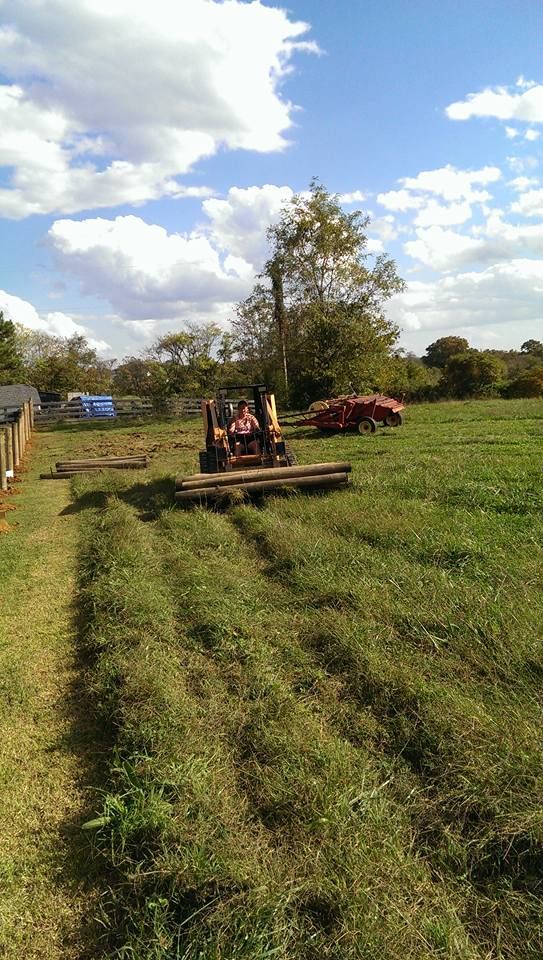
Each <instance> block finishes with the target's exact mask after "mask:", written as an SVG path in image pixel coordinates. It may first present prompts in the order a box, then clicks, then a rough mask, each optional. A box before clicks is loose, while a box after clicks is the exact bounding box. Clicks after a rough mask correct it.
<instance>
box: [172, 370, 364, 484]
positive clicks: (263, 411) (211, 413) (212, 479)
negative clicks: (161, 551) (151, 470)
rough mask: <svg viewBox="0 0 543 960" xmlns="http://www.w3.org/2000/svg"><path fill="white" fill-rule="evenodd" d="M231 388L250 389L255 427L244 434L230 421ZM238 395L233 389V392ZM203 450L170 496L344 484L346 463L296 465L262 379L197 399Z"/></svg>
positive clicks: (231, 414) (232, 419) (237, 389)
mask: <svg viewBox="0 0 543 960" xmlns="http://www.w3.org/2000/svg"><path fill="white" fill-rule="evenodd" d="M236 391H243V392H244V393H246V394H249V393H250V394H251V395H252V397H251V400H252V402H251V401H250V402H249V406H250V407H251V406H252V408H253V412H254V416H255V417H256V420H257V422H258V428H255V429H254V433H253V434H252V435H251V437H250V442H249V438H248V437H247V435H239V436H236V435H235V434H234V433H232V430H231V427H232V423H233V422H234V410H235V400H232V399H229V397H230V398H231V397H233V396H235V395H236ZM238 395H239V394H238ZM202 419H203V425H204V434H205V450H202V451H200V454H199V458H200V473H197V474H194V475H192V476H189V477H178V478H177V479H176V493H175V499H176V501H177V502H178V503H182V502H185V501H187V500H188V501H191V500H195V501H206V500H220V499H221V498H224V497H227V496H229V495H230V497H232V496H233V495H234V493H237V492H238V491H243V492H244V493H245V494H247V495H250V494H263V493H268V492H273V491H274V490H280V489H281V488H282V487H299V488H302V489H303V488H315V487H322V488H326V487H341V486H346V485H347V483H348V480H349V477H348V475H349V473H350V472H351V464H350V463H312V464H303V465H301V466H298V465H297V464H296V461H295V458H294V456H293V454H292V452H291V451H290V450H289V448H288V445H287V444H286V442H285V440H284V439H283V435H282V432H281V427H280V425H279V421H278V418H277V411H276V408H275V397H274V395H273V393H269V391H268V388H267V387H266V386H265V385H264V384H262V383H255V384H250V385H245V386H239V385H237V386H231V387H223V388H221V389H220V390H219V391H218V394H217V397H216V399H213V400H202Z"/></svg>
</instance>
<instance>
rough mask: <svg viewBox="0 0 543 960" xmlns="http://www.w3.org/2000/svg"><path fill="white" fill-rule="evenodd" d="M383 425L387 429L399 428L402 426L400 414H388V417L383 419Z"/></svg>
mask: <svg viewBox="0 0 543 960" xmlns="http://www.w3.org/2000/svg"><path fill="white" fill-rule="evenodd" d="M385 424H386V426H387V427H401V425H402V415H401V413H389V415H388V417H385Z"/></svg>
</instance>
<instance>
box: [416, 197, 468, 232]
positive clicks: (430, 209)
mask: <svg viewBox="0 0 543 960" xmlns="http://www.w3.org/2000/svg"><path fill="white" fill-rule="evenodd" d="M470 218H471V204H469V203H466V201H464V202H463V203H451V204H450V205H449V206H446V205H444V204H442V203H438V202H437V201H436V200H430V201H429V202H428V203H427V204H426V206H425V207H423V208H422V209H421V210H419V212H418V213H417V216H416V217H415V224H416V226H417V227H430V226H454V225H456V224H459V223H465V222H466V220H469V219H470Z"/></svg>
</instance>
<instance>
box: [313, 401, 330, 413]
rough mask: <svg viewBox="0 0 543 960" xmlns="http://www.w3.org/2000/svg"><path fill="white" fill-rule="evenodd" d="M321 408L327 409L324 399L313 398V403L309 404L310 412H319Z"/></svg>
mask: <svg viewBox="0 0 543 960" xmlns="http://www.w3.org/2000/svg"><path fill="white" fill-rule="evenodd" d="M321 410H328V404H327V402H326V400H314V401H313V403H310V404H309V412H310V413H319V412H320V411H321Z"/></svg>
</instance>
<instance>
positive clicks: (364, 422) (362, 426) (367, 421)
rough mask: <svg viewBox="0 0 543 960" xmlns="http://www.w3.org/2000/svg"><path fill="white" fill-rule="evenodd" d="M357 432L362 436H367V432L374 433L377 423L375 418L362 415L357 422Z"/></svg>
mask: <svg viewBox="0 0 543 960" xmlns="http://www.w3.org/2000/svg"><path fill="white" fill-rule="evenodd" d="M357 427H358V432H359V433H361V434H362V436H363V437H365V436H367V435H368V434H369V433H375V431H376V429H377V424H376V422H375V420H373V419H372V418H371V417H362V418H361V419H360V420H359V421H358V424H357Z"/></svg>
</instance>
